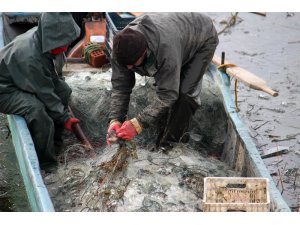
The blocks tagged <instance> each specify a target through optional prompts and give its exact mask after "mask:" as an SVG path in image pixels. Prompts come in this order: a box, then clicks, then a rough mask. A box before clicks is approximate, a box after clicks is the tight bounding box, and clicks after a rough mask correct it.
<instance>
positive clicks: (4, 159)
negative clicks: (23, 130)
mask: <svg viewBox="0 0 300 225" xmlns="http://www.w3.org/2000/svg"><path fill="white" fill-rule="evenodd" d="M0 170H1V173H0V212H1V211H4V212H11V211H17V212H28V211H30V208H29V205H28V201H27V197H26V194H25V187H24V184H23V182H22V178H21V175H20V173H19V172H20V171H19V165H18V162H17V159H16V156H15V153H14V150H13V146H12V142H11V136H9V130H8V128H7V120H6V116H5V115H3V114H1V113H0Z"/></svg>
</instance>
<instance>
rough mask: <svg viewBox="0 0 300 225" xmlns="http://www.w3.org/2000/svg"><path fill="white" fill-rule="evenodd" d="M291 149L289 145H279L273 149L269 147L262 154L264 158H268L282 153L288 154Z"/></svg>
mask: <svg viewBox="0 0 300 225" xmlns="http://www.w3.org/2000/svg"><path fill="white" fill-rule="evenodd" d="M288 151H289V147H287V146H277V147H274V148H271V149H268V150H267V151H264V153H263V154H262V155H261V158H262V159H266V158H269V157H273V156H278V155H281V154H286V153H288Z"/></svg>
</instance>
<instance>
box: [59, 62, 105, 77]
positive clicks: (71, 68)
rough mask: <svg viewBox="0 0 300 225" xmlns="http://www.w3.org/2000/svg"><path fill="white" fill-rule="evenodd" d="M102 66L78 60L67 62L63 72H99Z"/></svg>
mask: <svg viewBox="0 0 300 225" xmlns="http://www.w3.org/2000/svg"><path fill="white" fill-rule="evenodd" d="M101 71H102V69H101V68H95V67H92V66H91V65H89V64H87V63H76V62H67V63H66V64H65V66H64V67H63V73H64V74H65V75H67V74H69V73H75V72H76V73H78V72H92V73H98V72H101Z"/></svg>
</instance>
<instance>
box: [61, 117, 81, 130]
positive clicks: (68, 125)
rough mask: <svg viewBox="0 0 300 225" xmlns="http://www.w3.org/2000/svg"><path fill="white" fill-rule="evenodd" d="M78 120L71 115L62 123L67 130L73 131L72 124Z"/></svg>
mask: <svg viewBox="0 0 300 225" xmlns="http://www.w3.org/2000/svg"><path fill="white" fill-rule="evenodd" d="M79 122H80V120H79V119H77V118H75V117H71V118H70V119H68V120H67V121H66V122H65V123H64V127H65V129H67V130H69V131H72V132H73V128H72V126H73V125H74V124H77V123H79Z"/></svg>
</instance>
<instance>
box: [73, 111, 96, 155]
mask: <svg viewBox="0 0 300 225" xmlns="http://www.w3.org/2000/svg"><path fill="white" fill-rule="evenodd" d="M68 109H69V112H70V115H71V116H72V117H75V115H74V113H73V111H72V109H71V107H70V106H69V107H68ZM72 129H73V132H74V134H75V136H76V138H77V139H78V140H79V141H80V142H81V143H82V145H83V147H84V148H85V149H86V151H88V152H90V154H91V155H92V156H95V155H96V153H95V151H94V148H93V146H92V145H91V143H90V142H89V140H88V139H87V137H86V136H85V134H84V133H83V131H82V129H81V127H80V125H79V124H78V123H76V124H74V125H73V126H72Z"/></svg>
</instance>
